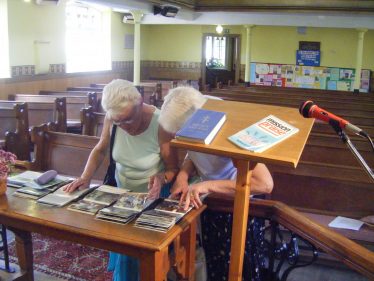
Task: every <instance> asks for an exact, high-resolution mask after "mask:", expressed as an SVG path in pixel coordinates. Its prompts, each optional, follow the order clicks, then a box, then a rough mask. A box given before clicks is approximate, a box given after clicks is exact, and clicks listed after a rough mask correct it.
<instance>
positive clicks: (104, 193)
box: [68, 185, 129, 215]
mask: <svg viewBox="0 0 374 281" xmlns="http://www.w3.org/2000/svg"><path fill="white" fill-rule="evenodd" d="M128 191H129V190H128V189H125V188H118V187H114V186H109V185H101V186H99V187H98V188H96V189H95V190H93V191H92V192H90V193H88V194H87V195H86V196H84V197H83V198H82V199H80V200H78V201H77V202H74V203H72V204H70V205H69V206H68V210H71V211H77V212H82V213H87V214H92V215H94V214H96V213H97V212H98V211H99V210H101V209H102V208H104V207H107V206H109V205H111V204H113V203H114V202H116V201H117V200H118V198H119V197H120V196H121V195H122V194H124V193H126V192H128Z"/></svg>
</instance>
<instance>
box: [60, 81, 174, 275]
mask: <svg viewBox="0 0 374 281" xmlns="http://www.w3.org/2000/svg"><path fill="white" fill-rule="evenodd" d="M101 103H102V107H103V109H104V110H105V112H106V116H105V121H104V125H103V131H102V133H101V136H100V140H99V142H98V144H97V145H96V146H95V147H94V149H93V150H92V151H91V153H90V156H89V158H88V161H87V164H86V166H85V169H84V171H83V173H82V175H81V176H80V177H79V178H77V179H76V180H74V181H73V182H72V183H70V184H68V185H66V186H65V187H64V190H65V191H67V192H72V191H74V190H75V189H77V188H87V187H88V186H89V184H90V181H91V179H92V176H93V175H94V173H95V171H96V169H97V168H98V167H99V166H100V164H101V162H102V161H103V159H104V157H105V156H106V154H107V153H108V151H109V145H110V134H111V128H112V126H113V125H116V126H117V129H116V134H115V138H114V145H113V152H112V156H113V159H114V161H115V162H116V171H115V177H116V182H117V186H118V187H119V188H121V187H123V188H127V189H130V190H132V191H135V192H148V190H151V192H152V194H150V196H152V197H157V196H158V193H159V191H160V189H161V186H162V185H165V184H167V183H170V182H171V181H172V180H173V178H174V176H175V175H176V172H177V168H176V167H177V160H176V157H175V155H176V154H175V153H171V149H170V147H169V141H170V134H167V133H166V132H165V131H164V130H163V129H162V128H161V127H160V126H159V124H158V117H159V114H160V111H159V110H158V109H157V108H155V107H154V106H152V105H148V104H145V103H143V100H142V97H141V95H140V93H139V92H138V90H137V89H136V87H134V86H133V85H132V83H131V82H129V81H125V80H121V79H117V80H113V81H112V82H111V83H109V84H108V85H106V86H105V87H104V89H103V96H102V102H101ZM138 267H139V264H138V261H137V260H136V259H134V258H131V257H129V256H125V255H120V254H116V253H110V259H109V266H108V269H109V270H112V271H114V273H113V280H116V281H125V280H126V281H136V280H138V279H139V270H138Z"/></svg>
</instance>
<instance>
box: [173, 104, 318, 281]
mask: <svg viewBox="0 0 374 281" xmlns="http://www.w3.org/2000/svg"><path fill="white" fill-rule="evenodd" d="M203 108H205V109H210V110H216V111H222V112H226V117H227V120H226V122H225V124H224V125H223V127H222V128H221V130H220V132H219V133H218V134H217V136H216V137H215V139H214V140H213V142H212V143H211V144H209V145H203V144H197V143H192V142H182V141H178V140H173V141H172V145H173V146H175V147H179V148H184V149H187V150H193V151H198V152H203V153H209V154H215V155H221V156H226V157H231V158H232V159H233V161H234V163H235V165H236V167H237V169H238V175H237V180H236V193H235V200H234V213H233V217H234V220H233V227H232V229H233V230H232V236H231V237H232V238H231V241H232V242H231V260H230V272H229V280H230V281H234V280H236V281H241V280H242V270H243V268H242V267H243V258H244V247H245V239H246V237H245V236H246V229H247V220H248V210H249V194H250V178H251V173H252V169H253V168H254V167H255V165H256V163H264V164H275V165H283V166H287V167H293V168H296V166H297V163H298V161H299V159H300V156H301V152H302V151H303V148H304V146H305V143H306V141H307V138H308V135H309V133H310V131H311V128H312V126H313V119H305V118H303V117H302V116H301V115H300V114H299V112H298V110H297V109H295V108H288V107H280V106H270V105H261V104H252V103H241V102H233V101H220V100H208V101H207V102H206V103H205V105H204V106H203ZM270 114H272V115H274V116H276V117H278V118H280V119H282V120H284V121H285V122H287V123H289V124H291V125H293V126H295V127H297V128H299V132H298V133H296V134H295V135H293V136H291V137H289V138H288V139H286V140H283V141H282V142H280V143H278V144H276V145H275V146H273V147H271V148H269V149H268V150H265V151H264V152H262V153H252V152H249V151H247V150H244V149H241V148H239V147H237V146H236V145H234V144H233V143H231V142H230V141H229V140H228V137H229V136H231V135H233V134H235V133H236V132H238V131H240V130H242V129H244V128H246V127H248V126H249V125H251V124H253V123H255V122H257V121H259V120H261V119H262V118H264V117H266V116H268V115H270Z"/></svg>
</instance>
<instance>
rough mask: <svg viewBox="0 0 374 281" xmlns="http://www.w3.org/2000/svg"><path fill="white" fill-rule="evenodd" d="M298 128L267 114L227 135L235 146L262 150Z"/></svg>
mask: <svg viewBox="0 0 374 281" xmlns="http://www.w3.org/2000/svg"><path fill="white" fill-rule="evenodd" d="M298 131H299V129H298V128H296V127H294V126H292V125H290V124H288V123H287V122H285V121H283V120H281V119H279V118H277V117H275V116H273V115H269V116H267V117H265V118H264V119H261V120H260V121H258V122H257V123H255V124H253V125H251V126H249V127H248V128H245V129H243V130H241V131H239V132H237V133H236V134H235V135H232V136H230V137H229V140H230V141H232V142H233V143H234V144H236V145H237V146H239V147H241V148H244V149H247V150H249V151H252V152H262V151H264V150H266V149H268V148H270V147H272V146H273V145H276V144H277V143H279V142H281V141H283V140H285V139H287V138H288V137H290V136H292V135H293V134H296V133H297V132H298Z"/></svg>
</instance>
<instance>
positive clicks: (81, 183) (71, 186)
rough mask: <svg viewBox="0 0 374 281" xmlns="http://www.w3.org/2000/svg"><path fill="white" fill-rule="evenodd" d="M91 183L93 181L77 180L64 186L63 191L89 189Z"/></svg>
mask: <svg viewBox="0 0 374 281" xmlns="http://www.w3.org/2000/svg"><path fill="white" fill-rule="evenodd" d="M90 182H91V180H89V179H85V178H81V177H79V178H77V179H75V180H74V181H72V182H71V183H68V184H67V185H64V186H63V187H62V190H63V191H65V192H73V191H74V190H76V189H78V188H79V189H84V188H88V187H89V186H90Z"/></svg>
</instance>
